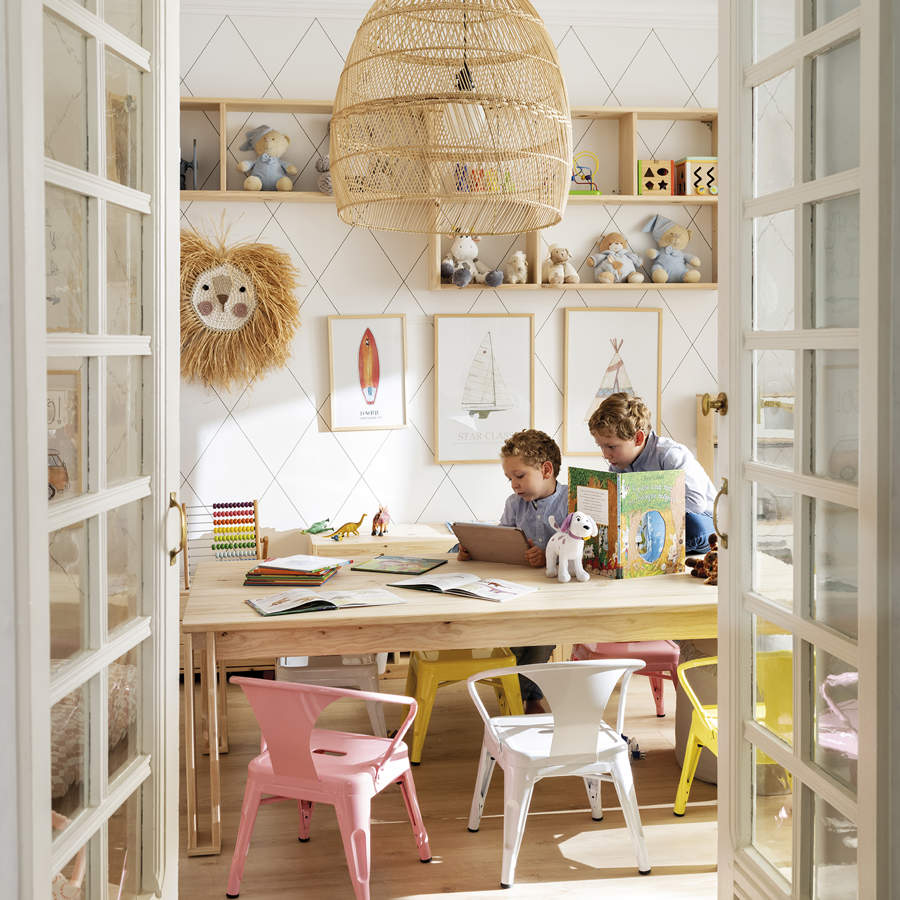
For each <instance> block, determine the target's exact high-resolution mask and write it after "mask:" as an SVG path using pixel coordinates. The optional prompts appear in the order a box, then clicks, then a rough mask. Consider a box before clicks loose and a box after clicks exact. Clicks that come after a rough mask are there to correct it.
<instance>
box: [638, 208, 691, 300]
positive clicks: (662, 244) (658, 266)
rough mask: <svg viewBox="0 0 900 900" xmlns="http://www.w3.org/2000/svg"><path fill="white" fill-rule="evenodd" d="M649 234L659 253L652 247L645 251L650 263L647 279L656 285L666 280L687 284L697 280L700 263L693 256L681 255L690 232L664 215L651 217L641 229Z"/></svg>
mask: <svg viewBox="0 0 900 900" xmlns="http://www.w3.org/2000/svg"><path fill="white" fill-rule="evenodd" d="M643 231H645V232H646V231H649V232H650V234H651V235H652V236H653V239H654V240H655V241H656V244H657V246H658V247H659V250H657V249H655V248H653V247H651V248H650V249H649V250H648V251H647V258H648V259H650V260H651V261H652V263H653V264H652V265H651V266H650V277H651V278H652V279H653V281H654V282H655V283H656V284H664V283H665V282H667V281H672V282H679V281H686V282H689V283H694V282H696V281H699V280H700V270H699V268H697V267H698V266H699V265H700V260H699V258H698V257H696V256H688V255H687V254H686V253H684V252H683V251H684V248H685V247H687V244H688V241H689V240H690V239H691V230H690V229H689V228H685V227H684V226H683V225H677V224H676V223H675V222H673V221H672V220H671V219H667V218H666V217H665V216H660V215H656V216H654V217H653V218H652V219H651V220H650V221H649V222H648V223H647V224H646V225H645V226H644V228H643Z"/></svg>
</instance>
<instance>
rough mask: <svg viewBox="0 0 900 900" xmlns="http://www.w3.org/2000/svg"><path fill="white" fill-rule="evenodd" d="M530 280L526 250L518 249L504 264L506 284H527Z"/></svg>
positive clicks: (504, 280)
mask: <svg viewBox="0 0 900 900" xmlns="http://www.w3.org/2000/svg"><path fill="white" fill-rule="evenodd" d="M527 281H528V261H527V260H526V259H525V251H524V250H516V252H515V253H513V255H512V256H510V258H509V259H508V260H507V261H506V263H505V264H504V266H503V283H504V284H525V283H526V282H527Z"/></svg>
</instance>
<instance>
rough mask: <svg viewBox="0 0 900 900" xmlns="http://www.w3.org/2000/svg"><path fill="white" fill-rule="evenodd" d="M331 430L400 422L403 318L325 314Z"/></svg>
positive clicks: (403, 400)
mask: <svg viewBox="0 0 900 900" xmlns="http://www.w3.org/2000/svg"><path fill="white" fill-rule="evenodd" d="M328 345H329V351H330V359H331V430H332V431H356V430H360V429H381V428H403V427H404V426H405V425H406V385H405V374H404V370H405V368H406V365H405V363H406V320H405V317H404V316H402V315H385V316H329V317H328Z"/></svg>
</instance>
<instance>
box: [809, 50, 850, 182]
mask: <svg viewBox="0 0 900 900" xmlns="http://www.w3.org/2000/svg"><path fill="white" fill-rule="evenodd" d="M810 66H811V71H810V87H811V89H812V102H811V104H810V113H811V115H812V123H811V133H812V141H811V143H810V149H811V151H812V156H811V158H810V167H809V168H810V171H809V177H810V178H824V177H825V176H826V175H834V174H835V172H843V171H844V170H845V169H853V168H855V167H856V166H858V165H859V38H857V39H856V40H852V41H847V43H845V44H841V45H840V46H838V47H833V48H832V49H830V50H828V51H826V52H825V53H822V54H821V55H820V56H816V57H813V59H812V61H811V63H810Z"/></svg>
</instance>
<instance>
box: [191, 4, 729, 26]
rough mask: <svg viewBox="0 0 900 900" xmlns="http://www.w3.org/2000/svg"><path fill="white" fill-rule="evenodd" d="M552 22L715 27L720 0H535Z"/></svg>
mask: <svg viewBox="0 0 900 900" xmlns="http://www.w3.org/2000/svg"><path fill="white" fill-rule="evenodd" d="M534 5H535V7H536V8H537V11H538V12H539V13H540V14H541V15H542V16H543V18H544V21H545V22H547V23H548V24H549V25H573V26H577V25H609V26H614V27H620V28H621V27H635V28H647V27H648V26H652V27H656V28H686V29H698V30H699V29H704V30H710V31H715V30H716V28H717V25H718V3H717V2H716V0H679V2H678V3H673V2H671V0H632V2H631V3H627V4H626V3H623V2H622V0H593V2H590V3H585V2H582V3H574V2H568V0H564V2H556V0H534ZM371 6H372V3H371V2H370V0H309V2H307V0H259V2H258V3H254V2H252V0H182V3H181V11H182V12H183V13H189V14H196V13H207V14H210V15H225V16H297V17H304V18H310V17H314V18H322V19H357V20H361V19H362V17H363V16H364V15H365V14H366V12H368V10H369V8H370V7H371Z"/></svg>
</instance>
